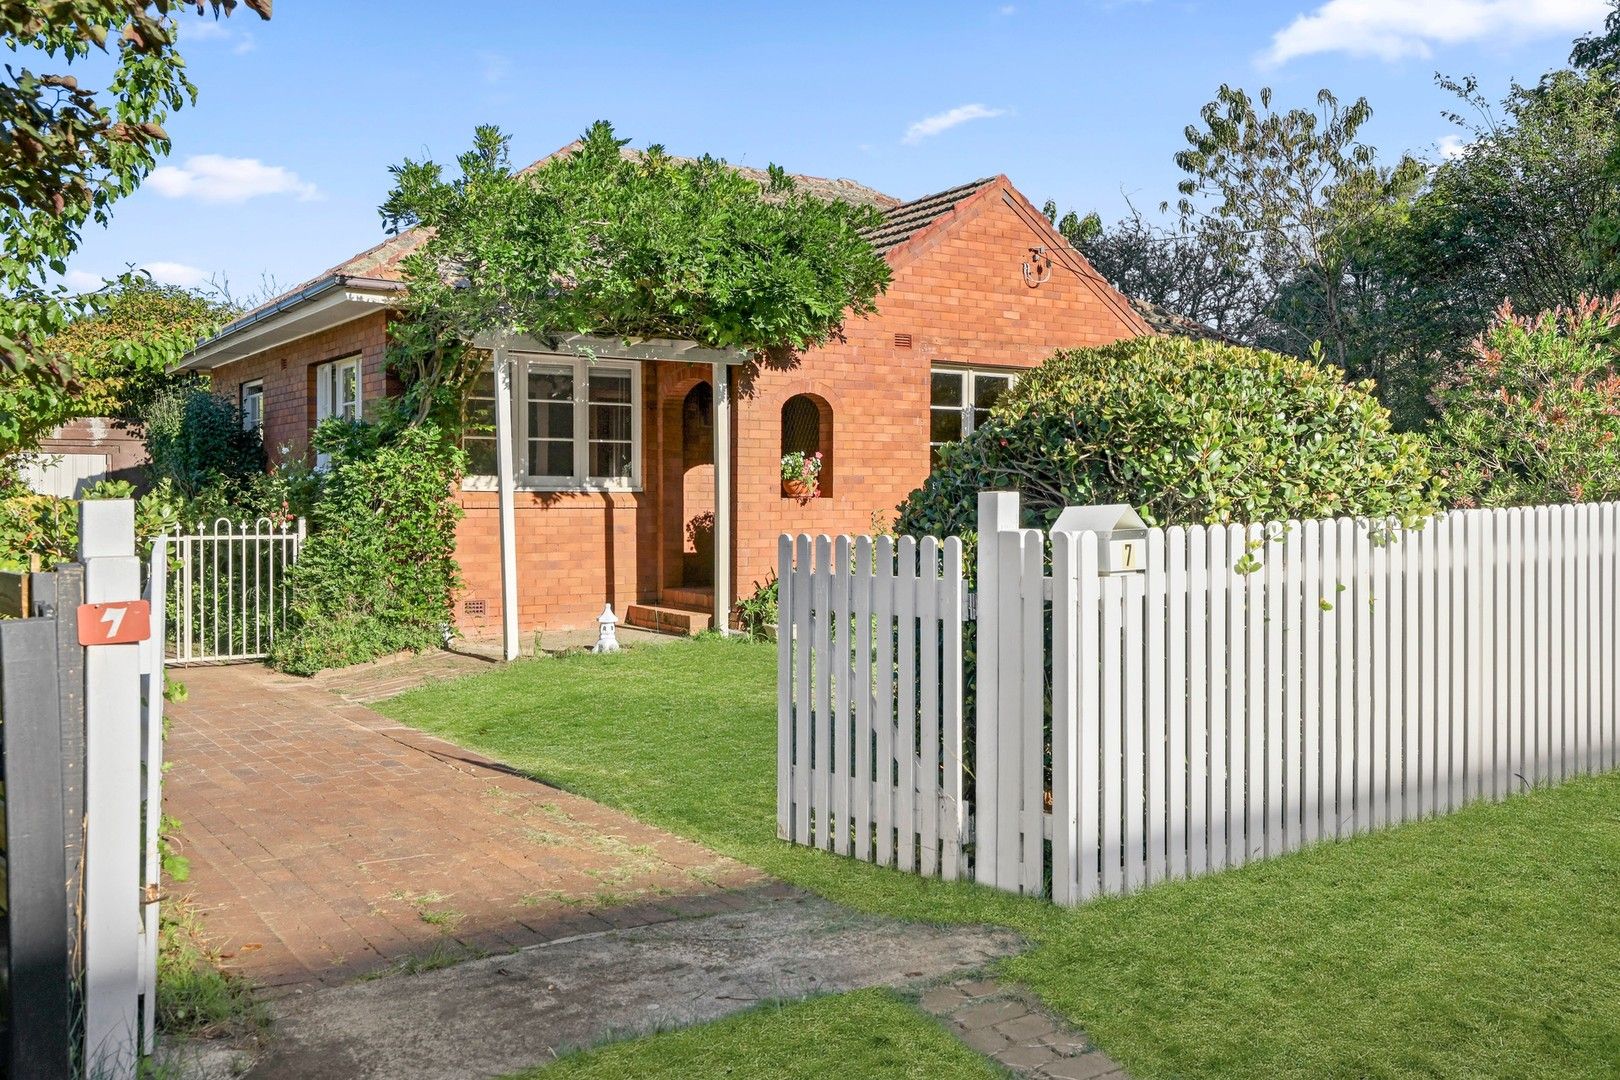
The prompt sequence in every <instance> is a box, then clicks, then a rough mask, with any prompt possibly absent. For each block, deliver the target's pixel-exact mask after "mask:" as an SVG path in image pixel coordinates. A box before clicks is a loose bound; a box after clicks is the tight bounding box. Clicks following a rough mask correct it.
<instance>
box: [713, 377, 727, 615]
mask: <svg viewBox="0 0 1620 1080" xmlns="http://www.w3.org/2000/svg"><path fill="white" fill-rule="evenodd" d="M713 366H714V626H715V629H716V630H719V631H720V632H721V633H722V634H725V633H728V632H730V630H731V369H730V368H728V367H727V366H726V365H725V364H724V363H722V362H721V361H718V360H716V361H715V362H714V365H713Z"/></svg>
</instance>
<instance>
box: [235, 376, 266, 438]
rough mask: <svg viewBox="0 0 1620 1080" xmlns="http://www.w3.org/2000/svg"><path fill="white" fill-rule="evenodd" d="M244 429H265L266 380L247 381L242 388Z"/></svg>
mask: <svg viewBox="0 0 1620 1080" xmlns="http://www.w3.org/2000/svg"><path fill="white" fill-rule="evenodd" d="M240 405H241V407H242V430H243V431H263V430H264V380H263V379H254V380H253V381H252V382H245V383H243V384H242V388H241V401H240Z"/></svg>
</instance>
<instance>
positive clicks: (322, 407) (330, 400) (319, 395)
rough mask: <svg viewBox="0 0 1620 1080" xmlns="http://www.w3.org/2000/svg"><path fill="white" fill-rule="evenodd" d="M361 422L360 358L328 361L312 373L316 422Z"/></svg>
mask: <svg viewBox="0 0 1620 1080" xmlns="http://www.w3.org/2000/svg"><path fill="white" fill-rule="evenodd" d="M333 417H337V418H339V419H341V420H358V419H360V358H359V357H358V356H350V357H347V358H345V359H343V360H330V361H328V362H326V363H324V364H322V365H320V366H319V367H317V368H316V369H315V422H316V423H317V424H318V423H320V422H321V421H322V420H330V419H332V418H333Z"/></svg>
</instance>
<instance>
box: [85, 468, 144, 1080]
mask: <svg viewBox="0 0 1620 1080" xmlns="http://www.w3.org/2000/svg"><path fill="white" fill-rule="evenodd" d="M79 557H80V559H81V561H82V562H83V563H84V565H85V571H84V574H85V599H86V600H87V601H88V602H89V603H93V604H94V603H107V602H109V601H117V600H139V599H140V597H141V564H140V560H139V559H137V558H136V557H135V503H134V501H133V500H130V499H100V500H87V501H85V502H83V503H81V504H80V515H79ZM141 650H142V646H141V645H138V644H132V645H97V646H95V647H93V648H90V649H87V650H86V655H85V660H84V688H85V695H84V701H85V803H86V813H85V817H86V829H85V873H84V909H85V910H84V953H85V980H84V1049H85V1066H86V1071H87V1072H89V1073H94V1074H95V1075H97V1076H100V1077H104V1078H106V1080H125V1078H129V1080H133V1077H134V1076H135V1070H136V1066H137V1060H138V1049H137V1047H138V1045H139V1037H140V1019H139V1015H138V1009H137V1004H138V995H139V992H140V987H141V985H142V976H141V972H140V962H141V954H142V951H143V950H142V942H141V930H142V926H141V901H142V899H143V898H142V896H141V889H140V881H141V843H140V840H141V836H140V828H139V824H140V820H141V818H140V814H141V783H140V781H141V775H140V768H139V763H140V760H141Z"/></svg>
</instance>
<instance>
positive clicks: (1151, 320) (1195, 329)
mask: <svg viewBox="0 0 1620 1080" xmlns="http://www.w3.org/2000/svg"><path fill="white" fill-rule="evenodd" d="M1127 299H1129V300H1130V302H1131V307H1133V308H1135V309H1136V313H1137V314H1138V315H1140V316H1141V317H1142V321H1143V322H1145V323H1147V324H1148V325H1149V326H1150V327H1152V328H1153V331H1154V332H1155V333H1157V334H1161V335H1163V336H1165V337H1184V338H1193V339H1194V340H1197V341H1220V342H1224V343H1226V344H1228V345H1237V344H1239V342H1237V341H1234V340H1233V339H1232V338H1229V337H1227V336H1226V335H1225V334H1223V333H1221V332H1220V331H1219V330H1216V329H1215V328H1214V327H1212V326H1205V325H1204V324H1203V323H1201V322H1194V321H1193V320H1191V319H1189V318H1187V317H1186V316H1185V315H1177V314H1176V313H1175V312H1173V311H1171V310H1170V309H1169V308H1167V307H1165V306H1164V305H1163V304H1155V303H1154V302H1153V301H1151V300H1139V299H1137V298H1136V297H1134V296H1132V297H1127Z"/></svg>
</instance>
